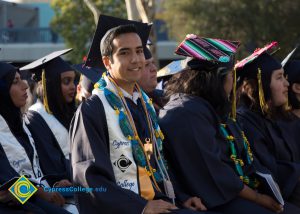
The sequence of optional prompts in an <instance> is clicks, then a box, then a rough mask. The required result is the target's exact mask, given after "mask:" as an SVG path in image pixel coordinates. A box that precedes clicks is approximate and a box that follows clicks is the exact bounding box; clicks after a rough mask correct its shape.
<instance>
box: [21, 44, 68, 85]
mask: <svg viewBox="0 0 300 214" xmlns="http://www.w3.org/2000/svg"><path fill="white" fill-rule="evenodd" d="M71 50H72V48H70V49H65V50H60V51H54V52H52V53H50V54H48V55H47V56H44V57H42V58H40V59H37V60H35V61H33V62H31V63H30V64H28V65H25V66H23V67H21V68H20V71H23V70H30V72H32V73H34V74H35V75H34V80H35V81H39V80H41V74H42V70H43V69H44V70H45V75H46V78H47V76H48V77H49V76H55V75H57V74H61V73H63V72H65V71H70V70H73V69H72V67H71V66H70V65H69V64H68V63H67V62H66V61H64V60H63V59H62V58H60V56H62V55H64V54H66V53H69V52H70V51H71Z"/></svg>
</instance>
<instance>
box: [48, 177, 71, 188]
mask: <svg viewBox="0 0 300 214" xmlns="http://www.w3.org/2000/svg"><path fill="white" fill-rule="evenodd" d="M69 186H72V183H71V182H70V181H69V180H67V179H63V180H60V181H58V182H56V183H55V184H54V185H53V187H69Z"/></svg>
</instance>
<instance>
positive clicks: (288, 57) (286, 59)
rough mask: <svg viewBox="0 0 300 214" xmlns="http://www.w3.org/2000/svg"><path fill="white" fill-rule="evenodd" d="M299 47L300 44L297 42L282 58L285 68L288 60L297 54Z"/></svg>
mask: <svg viewBox="0 0 300 214" xmlns="http://www.w3.org/2000/svg"><path fill="white" fill-rule="evenodd" d="M298 47H299V44H297V45H296V47H295V48H294V49H293V50H292V51H291V52H290V53H289V54H288V55H287V56H286V57H285V58H284V59H283V60H282V62H281V65H282V67H283V68H284V66H285V65H286V64H287V62H288V61H289V60H290V59H292V58H293V57H294V56H295V55H296V52H297V50H298Z"/></svg>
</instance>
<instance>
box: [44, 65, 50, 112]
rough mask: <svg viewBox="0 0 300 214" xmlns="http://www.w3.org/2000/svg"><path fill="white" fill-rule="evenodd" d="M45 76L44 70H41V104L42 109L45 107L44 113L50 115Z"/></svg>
mask: <svg viewBox="0 0 300 214" xmlns="http://www.w3.org/2000/svg"><path fill="white" fill-rule="evenodd" d="M45 75H46V73H45V70H44V69H43V72H42V86H43V103H44V107H45V110H46V112H48V113H49V114H52V112H51V111H50V108H49V104H48V98H47V88H46V77H45Z"/></svg>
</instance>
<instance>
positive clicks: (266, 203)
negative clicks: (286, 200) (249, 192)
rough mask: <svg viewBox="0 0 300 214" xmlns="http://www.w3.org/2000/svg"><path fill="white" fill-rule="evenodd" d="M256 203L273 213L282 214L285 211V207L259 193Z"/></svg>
mask: <svg viewBox="0 0 300 214" xmlns="http://www.w3.org/2000/svg"><path fill="white" fill-rule="evenodd" d="M256 202H257V203H258V204H260V205H262V206H263V207H265V208H268V209H270V210H272V211H273V212H276V213H281V212H282V211H283V206H282V205H281V204H279V203H277V202H276V201H275V200H274V199H273V198H272V197H270V196H268V195H264V194H260V193H257V197H256Z"/></svg>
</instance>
